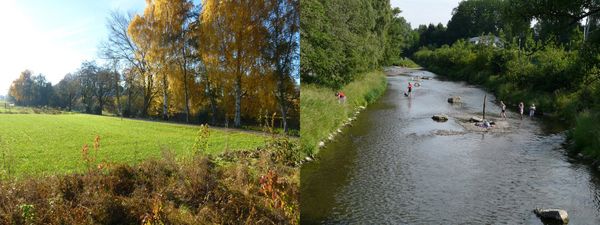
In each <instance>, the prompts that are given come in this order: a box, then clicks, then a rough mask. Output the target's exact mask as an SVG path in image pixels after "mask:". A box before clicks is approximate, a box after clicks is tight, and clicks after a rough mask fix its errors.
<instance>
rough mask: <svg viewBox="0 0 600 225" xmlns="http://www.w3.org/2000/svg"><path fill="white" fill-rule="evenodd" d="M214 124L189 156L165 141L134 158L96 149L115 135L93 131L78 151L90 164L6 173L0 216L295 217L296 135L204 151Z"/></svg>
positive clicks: (170, 220)
mask: <svg viewBox="0 0 600 225" xmlns="http://www.w3.org/2000/svg"><path fill="white" fill-rule="evenodd" d="M269 130H270V131H272V129H269ZM214 132H215V131H214V130H209V128H208V126H201V127H200V128H199V129H198V132H197V134H196V135H195V136H196V141H195V144H194V145H193V147H191V148H189V151H190V152H192V153H191V154H189V155H188V157H184V158H177V157H176V154H175V153H173V151H171V150H169V149H165V150H164V151H163V152H162V155H161V156H160V157H152V158H151V159H149V160H145V161H143V162H142V163H140V164H136V165H128V164H119V163H112V162H110V161H107V160H104V159H101V158H100V157H97V156H98V155H99V154H102V152H103V151H105V150H104V146H103V145H104V144H103V143H104V142H105V141H110V139H109V138H102V139H101V137H100V136H96V138H95V139H94V142H93V144H91V145H85V146H84V147H82V149H81V151H80V154H81V157H82V160H81V162H82V164H84V165H85V170H84V171H85V172H81V173H74V174H68V175H57V176H50V177H44V178H25V179H19V180H1V181H0V189H1V190H5V191H2V192H1V193H0V223H1V224H208V223H210V224H296V223H298V221H299V213H298V212H299V210H298V207H299V206H298V187H299V183H298V182H299V169H298V168H297V166H298V164H299V159H300V157H299V155H298V152H299V151H298V149H297V148H299V147H298V146H299V145H298V143H297V142H298V141H297V140H294V139H289V138H288V137H286V136H279V135H275V134H272V135H271V136H270V138H268V141H267V142H266V144H265V145H263V146H260V147H258V148H256V149H250V148H248V149H246V150H240V151H225V152H223V153H220V154H214V155H211V154H208V155H207V154H204V153H205V152H207V151H209V149H211V148H213V145H214V144H217V143H218V141H217V142H215V141H214V139H213V134H214ZM217 134H218V132H217ZM101 140H102V141H101Z"/></svg>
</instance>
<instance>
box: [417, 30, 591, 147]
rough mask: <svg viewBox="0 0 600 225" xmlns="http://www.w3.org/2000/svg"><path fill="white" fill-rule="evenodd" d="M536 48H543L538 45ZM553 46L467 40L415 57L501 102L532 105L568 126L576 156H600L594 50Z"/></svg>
mask: <svg viewBox="0 0 600 225" xmlns="http://www.w3.org/2000/svg"><path fill="white" fill-rule="evenodd" d="M533 46H541V44H539V43H538V44H535V45H533ZM582 49H583V50H572V49H567V48H565V47H563V46H555V45H552V44H549V45H544V47H543V48H537V47H532V48H519V47H517V46H516V45H515V44H510V43H509V44H507V46H506V47H505V48H497V47H492V46H487V45H473V44H470V43H467V42H465V41H463V40H459V41H457V42H455V43H454V44H453V45H452V46H448V45H444V46H442V47H440V48H438V49H434V50H431V49H427V48H423V49H421V50H419V51H418V52H416V53H415V54H414V56H413V58H414V60H415V61H416V62H417V63H419V64H420V65H421V66H423V67H425V68H427V69H428V70H430V71H432V72H434V73H437V74H440V75H443V76H446V77H448V78H450V79H455V80H465V81H467V82H469V83H472V84H478V85H483V86H484V87H486V88H487V89H488V90H490V91H492V92H493V93H494V94H496V96H497V98H498V99H500V100H503V101H504V102H506V103H507V105H508V106H509V107H513V110H516V107H517V105H518V103H519V102H520V101H523V102H524V103H525V106H526V108H527V107H528V106H529V105H531V104H532V103H533V104H535V105H536V106H537V109H538V110H537V111H536V113H539V114H544V115H551V116H554V117H556V119H560V120H565V121H566V122H567V123H569V124H571V125H572V127H573V129H572V130H571V131H570V132H569V137H570V138H571V139H572V140H574V143H575V144H574V145H573V148H574V150H576V151H579V152H583V153H584V154H586V155H588V156H592V157H598V156H600V135H599V134H600V128H598V127H600V114H599V113H598V111H599V110H598V109H600V80H599V79H598V76H599V75H598V74H599V69H598V68H596V67H595V66H594V65H595V64H596V63H595V61H597V60H598V59H597V58H591V57H589V56H588V55H587V54H589V53H590V52H592V51H591V50H588V49H585V48H582Z"/></svg>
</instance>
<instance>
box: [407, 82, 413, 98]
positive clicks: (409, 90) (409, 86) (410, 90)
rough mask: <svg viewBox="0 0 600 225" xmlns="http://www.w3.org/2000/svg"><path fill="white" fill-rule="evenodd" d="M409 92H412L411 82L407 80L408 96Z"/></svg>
mask: <svg viewBox="0 0 600 225" xmlns="http://www.w3.org/2000/svg"><path fill="white" fill-rule="evenodd" d="M411 92H412V84H411V83H410V82H408V96H410V93H411Z"/></svg>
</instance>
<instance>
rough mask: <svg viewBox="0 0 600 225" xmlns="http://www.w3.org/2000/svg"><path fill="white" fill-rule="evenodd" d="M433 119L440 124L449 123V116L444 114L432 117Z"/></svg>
mask: <svg viewBox="0 0 600 225" xmlns="http://www.w3.org/2000/svg"><path fill="white" fill-rule="evenodd" d="M431 119H433V120H435V121H438V122H446V121H448V116H446V115H444V114H438V115H433V116H432V117H431Z"/></svg>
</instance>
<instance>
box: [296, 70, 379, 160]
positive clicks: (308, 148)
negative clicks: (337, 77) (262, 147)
mask: <svg viewBox="0 0 600 225" xmlns="http://www.w3.org/2000/svg"><path fill="white" fill-rule="evenodd" d="M386 87H387V79H386V77H385V75H384V73H383V72H381V71H376V72H370V73H366V74H363V75H361V76H360V77H359V78H358V79H356V80H355V81H353V82H352V83H350V84H348V85H346V86H345V87H343V88H342V91H343V92H344V94H346V103H345V104H340V103H339V102H338V101H337V99H336V97H335V93H336V92H337V90H332V89H329V88H324V87H319V86H316V85H302V91H301V92H300V111H301V112H302V113H301V114H300V123H301V124H302V129H300V137H301V138H300V140H301V146H302V147H301V148H302V151H303V152H304V153H305V154H307V155H314V154H316V153H317V151H318V148H317V145H318V143H319V141H321V140H323V139H324V138H326V137H327V136H328V135H329V134H330V133H331V132H333V131H334V130H336V129H338V128H339V127H340V126H341V125H342V124H343V123H344V121H345V120H347V119H348V118H349V116H351V115H352V114H353V113H354V112H355V111H356V108H357V107H358V106H366V105H367V104H369V103H372V102H374V101H375V100H377V98H378V97H379V96H381V95H382V94H383V93H384V92H385V90H386Z"/></svg>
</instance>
